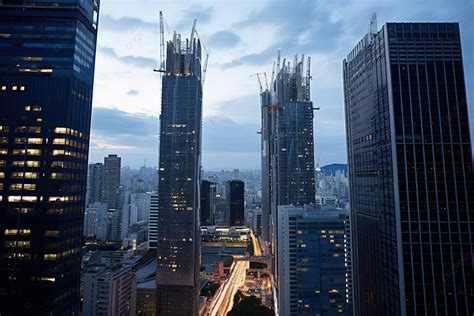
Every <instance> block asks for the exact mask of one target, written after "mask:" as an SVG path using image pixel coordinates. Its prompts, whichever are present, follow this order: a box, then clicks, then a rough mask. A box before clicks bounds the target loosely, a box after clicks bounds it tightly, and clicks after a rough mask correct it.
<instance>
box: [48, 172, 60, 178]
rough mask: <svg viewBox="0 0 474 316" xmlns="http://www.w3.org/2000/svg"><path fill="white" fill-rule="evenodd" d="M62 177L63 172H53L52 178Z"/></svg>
mask: <svg viewBox="0 0 474 316" xmlns="http://www.w3.org/2000/svg"><path fill="white" fill-rule="evenodd" d="M62 178H63V174H62V173H57V172H53V173H51V179H62Z"/></svg>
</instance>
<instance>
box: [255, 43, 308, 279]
mask: <svg viewBox="0 0 474 316" xmlns="http://www.w3.org/2000/svg"><path fill="white" fill-rule="evenodd" d="M310 62H311V59H310V57H308V58H307V60H306V62H305V59H304V55H303V56H302V57H301V59H299V58H298V56H297V55H296V56H295V57H294V60H293V64H291V63H290V61H287V60H286V59H283V61H281V60H280V52H278V57H277V61H276V63H274V65H273V72H272V77H271V80H270V87H268V86H267V85H266V86H265V90H264V89H263V88H262V89H261V94H260V96H261V109H262V130H261V138H262V155H261V157H262V237H263V239H264V240H265V241H266V242H267V245H268V246H270V247H271V249H272V253H273V255H275V256H276V255H277V254H276V253H275V251H276V247H275V245H276V242H277V241H276V232H275V229H276V227H277V225H276V220H277V216H276V211H277V209H278V205H290V204H293V205H303V204H314V203H315V179H314V140H313V110H314V108H313V103H312V102H311V100H310V80H311V73H310V66H311V65H310ZM259 79H260V78H259ZM274 271H276V270H274Z"/></svg>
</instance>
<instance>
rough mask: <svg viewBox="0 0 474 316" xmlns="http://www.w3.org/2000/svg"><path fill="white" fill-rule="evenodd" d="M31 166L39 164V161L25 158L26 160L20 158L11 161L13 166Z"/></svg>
mask: <svg viewBox="0 0 474 316" xmlns="http://www.w3.org/2000/svg"><path fill="white" fill-rule="evenodd" d="M25 165H26V166H27V167H31V168H37V167H39V166H40V162H39V161H33V160H27V161H22V160H15V161H14V162H12V166H13V167H23V166H25Z"/></svg>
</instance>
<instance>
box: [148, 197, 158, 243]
mask: <svg viewBox="0 0 474 316" xmlns="http://www.w3.org/2000/svg"><path fill="white" fill-rule="evenodd" d="M157 242H158V194H157V193H156V192H151V193H150V210H149V213H148V248H149V249H156V244H157Z"/></svg>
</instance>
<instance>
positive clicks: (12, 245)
mask: <svg viewBox="0 0 474 316" xmlns="http://www.w3.org/2000/svg"><path fill="white" fill-rule="evenodd" d="M30 245H31V243H30V242H29V241H28V240H19V241H18V242H16V241H14V240H7V241H5V247H7V248H16V247H18V248H30Z"/></svg>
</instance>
